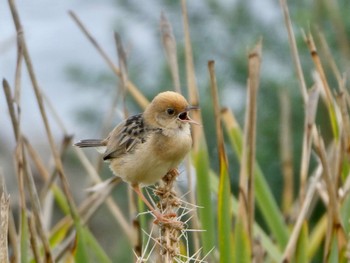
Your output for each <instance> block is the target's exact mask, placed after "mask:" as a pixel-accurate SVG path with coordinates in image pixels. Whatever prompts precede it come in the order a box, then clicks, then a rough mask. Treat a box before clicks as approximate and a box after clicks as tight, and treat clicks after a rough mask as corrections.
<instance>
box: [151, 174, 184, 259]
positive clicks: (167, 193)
mask: <svg viewBox="0 0 350 263" xmlns="http://www.w3.org/2000/svg"><path fill="white" fill-rule="evenodd" d="M178 175H179V172H178V170H177V169H173V170H170V171H169V172H168V173H167V174H166V175H165V176H164V177H163V178H162V184H161V185H159V186H158V187H157V188H156V189H155V190H154V194H155V195H156V196H158V197H159V202H158V204H157V206H158V209H159V210H160V211H161V212H162V213H163V214H165V215H168V216H169V218H170V220H171V222H165V223H163V222H158V224H159V230H160V237H159V240H158V243H159V244H160V249H161V251H160V253H161V259H162V262H164V263H171V262H174V261H175V258H176V257H177V256H179V254H180V238H179V236H180V233H181V231H182V230H183V228H184V224H183V222H181V221H180V218H179V217H178V216H177V211H178V208H179V207H180V206H181V200H180V199H179V198H178V197H177V196H176V192H175V191H174V183H175V181H176V178H177V176H178Z"/></svg>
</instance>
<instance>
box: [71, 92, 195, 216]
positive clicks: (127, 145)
mask: <svg viewBox="0 0 350 263" xmlns="http://www.w3.org/2000/svg"><path fill="white" fill-rule="evenodd" d="M197 109H199V107H198V106H195V105H190V104H189V103H188V102H187V100H186V99H185V98H184V97H183V96H182V95H181V94H180V93H177V92H173V91H165V92H161V93H159V94H158V95H157V96H155V97H154V99H153V100H152V101H151V103H150V104H149V105H148V106H147V107H146V109H145V110H144V112H143V113H140V114H137V115H133V116H130V117H129V118H127V119H126V120H124V121H122V122H121V123H119V124H118V125H117V126H116V127H115V128H114V129H113V130H112V131H111V132H110V133H109V135H108V136H107V137H106V138H105V139H87V140H81V141H79V142H77V143H75V146H77V147H80V148H85V147H94V148H97V149H98V150H99V151H100V152H102V153H103V160H104V161H107V162H109V167H110V169H111V171H112V172H113V174H114V175H115V176H117V177H120V178H121V179H122V180H123V181H125V182H127V183H128V184H129V185H130V186H131V187H132V189H133V190H134V191H135V192H136V193H137V194H138V196H139V197H140V198H141V199H142V200H143V202H144V203H145V204H146V205H147V206H148V208H149V209H150V210H151V212H152V213H153V215H154V216H155V217H156V219H157V220H158V221H160V222H166V221H167V219H166V218H165V216H164V215H163V214H161V213H160V212H159V211H157V210H156V209H155V208H154V207H153V206H152V205H151V204H150V202H149V201H148V200H147V198H145V196H144V195H143V194H142V191H141V190H140V187H144V186H148V185H153V184H155V183H157V182H158V181H159V180H160V179H161V178H162V177H163V176H164V175H166V174H167V173H168V172H169V171H170V170H172V169H176V168H177V167H178V165H179V164H180V163H181V161H182V160H183V159H184V158H185V156H186V155H187V153H189V152H190V150H191V148H192V135H191V124H196V125H200V124H199V123H198V122H196V121H195V120H193V119H191V118H190V116H189V112H190V111H192V110H197ZM112 178H113V177H112Z"/></svg>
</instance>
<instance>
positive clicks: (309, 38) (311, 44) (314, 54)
mask: <svg viewBox="0 0 350 263" xmlns="http://www.w3.org/2000/svg"><path fill="white" fill-rule="evenodd" d="M303 37H304V41H305V43H306V44H307V46H308V48H309V50H310V54H311V57H312V60H313V62H314V65H315V67H316V70H317V72H318V74H319V76H320V78H321V81H322V87H323V90H324V92H325V94H326V104H327V107H328V110H329V111H331V109H332V107H333V96H332V92H331V90H330V87H329V84H328V81H327V77H326V73H325V72H324V69H323V66H322V63H321V59H320V57H319V55H318V52H317V49H316V45H315V42H314V39H313V37H312V35H311V33H309V34H308V35H306V34H305V32H304V31H303Z"/></svg>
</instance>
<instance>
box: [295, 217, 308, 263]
mask: <svg viewBox="0 0 350 263" xmlns="http://www.w3.org/2000/svg"><path fill="white" fill-rule="evenodd" d="M308 245H309V239H308V226H307V223H306V222H304V224H303V226H302V228H301V231H300V235H299V238H298V242H297V249H296V253H295V260H296V262H300V263H307V262H309V261H308Z"/></svg>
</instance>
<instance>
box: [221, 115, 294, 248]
mask: <svg viewBox="0 0 350 263" xmlns="http://www.w3.org/2000/svg"><path fill="white" fill-rule="evenodd" d="M223 114H224V115H223V119H224V123H225V126H226V131H227V134H228V136H229V140H230V143H231V145H232V148H233V149H234V151H235V152H236V154H237V156H238V159H241V157H242V144H243V135H242V130H241V129H240V127H239V125H238V123H237V122H236V121H235V120H234V117H233V115H230V112H229V111H228V110H226V111H224V112H223ZM254 173H255V175H254V177H255V198H256V203H257V205H258V208H259V209H260V211H261V213H262V215H263V217H264V220H265V222H266V223H267V225H268V227H269V229H270V231H271V233H272V235H273V236H274V238H275V239H276V241H277V243H278V245H279V247H280V248H284V247H285V246H286V244H287V241H288V236H289V233H288V228H287V226H286V224H285V223H284V221H283V215H282V212H281V211H280V209H279V208H278V205H277V203H276V200H275V199H274V197H273V195H272V191H271V189H270V188H269V186H268V184H267V182H266V179H265V177H264V176H263V173H262V171H261V169H260V167H259V164H258V163H256V165H255V169H254Z"/></svg>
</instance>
